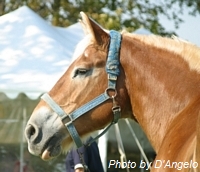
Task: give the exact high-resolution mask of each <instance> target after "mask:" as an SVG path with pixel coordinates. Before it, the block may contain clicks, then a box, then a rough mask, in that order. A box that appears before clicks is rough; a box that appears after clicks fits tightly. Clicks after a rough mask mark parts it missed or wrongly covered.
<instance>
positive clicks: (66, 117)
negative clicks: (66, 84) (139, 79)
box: [41, 30, 121, 148]
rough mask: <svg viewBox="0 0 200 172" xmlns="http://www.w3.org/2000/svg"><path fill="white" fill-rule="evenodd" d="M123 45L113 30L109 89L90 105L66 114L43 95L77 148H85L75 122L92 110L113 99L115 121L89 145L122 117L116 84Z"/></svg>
mask: <svg viewBox="0 0 200 172" xmlns="http://www.w3.org/2000/svg"><path fill="white" fill-rule="evenodd" d="M120 45H121V34H120V33H119V32H117V31H114V30H111V31H110V46H109V51H108V58H107V62H106V72H107V74H108V87H107V88H106V90H105V92H104V93H102V94H100V95H99V96H98V97H96V98H94V99H93V100H91V101H89V102H88V103H86V104H84V105H83V106H81V107H79V108H78V109H76V110H74V111H73V112H71V113H70V114H66V113H65V111H64V110H63V109H62V108H61V107H60V106H59V105H58V104H57V103H56V102H55V101H54V100H53V99H52V98H51V97H50V96H49V94H48V93H45V94H43V95H42V97H41V99H43V100H44V101H45V102H46V103H47V104H48V105H49V106H50V107H51V109H52V110H53V111H54V112H56V113H57V114H58V115H59V116H60V117H61V119H62V121H63V122H66V121H67V122H66V123H64V124H65V126H66V128H67V129H68V132H69V133H70V135H71V137H72V139H73V141H74V143H75V144H76V146H77V148H79V147H81V146H83V143H82V141H81V138H80V136H79V134H78V132H77V130H76V128H75V126H74V125H73V121H75V120H76V119H77V118H79V117H80V116H82V115H83V114H85V113H86V112H88V111H90V110H92V109H93V108H95V107H97V106H98V105H100V104H102V103H104V102H105V101H107V100H109V99H111V100H112V101H113V107H112V112H113V115H114V117H113V121H112V122H111V123H110V124H109V125H108V126H107V127H106V128H105V129H104V130H103V131H102V133H100V134H99V135H98V136H97V137H95V138H94V139H93V140H91V141H90V142H89V143H88V144H91V143H92V142H94V141H95V140H96V139H98V138H99V137H101V136H102V135H103V134H104V133H105V132H107V130H108V129H109V128H110V127H111V126H112V125H113V124H115V123H117V122H118V119H119V118H120V116H121V108H120V106H118V105H117V104H116V102H115V97H116V96H117V91H116V82H117V77H118V76H119V74H120V70H119V65H120V62H119V57H118V56H119V50H120ZM109 91H114V95H112V96H110V95H109V94H108V92H109Z"/></svg>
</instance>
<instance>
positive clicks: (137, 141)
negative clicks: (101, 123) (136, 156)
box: [125, 119, 151, 170]
mask: <svg viewBox="0 0 200 172" xmlns="http://www.w3.org/2000/svg"><path fill="white" fill-rule="evenodd" d="M125 121H126V124H127V126H128V128H129V130H130V131H131V134H132V136H133V138H134V139H135V142H136V144H137V146H138V148H139V150H140V152H141V154H142V156H143V158H144V160H145V161H146V163H147V165H148V166H149V160H148V158H147V156H146V154H145V153H144V150H143V148H142V146H141V144H140V142H139V140H138V138H137V136H136V134H135V132H134V130H133V129H132V127H131V124H130V122H129V120H128V119H125ZM150 170H151V167H150Z"/></svg>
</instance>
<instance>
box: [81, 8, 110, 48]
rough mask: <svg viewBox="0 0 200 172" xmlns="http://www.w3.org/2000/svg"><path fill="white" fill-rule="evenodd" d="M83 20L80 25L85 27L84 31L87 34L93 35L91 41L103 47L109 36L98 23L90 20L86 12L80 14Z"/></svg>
mask: <svg viewBox="0 0 200 172" xmlns="http://www.w3.org/2000/svg"><path fill="white" fill-rule="evenodd" d="M80 14H81V17H82V20H80V23H81V24H82V26H83V30H84V32H85V34H86V35H87V34H90V35H91V39H92V40H91V41H93V42H94V43H97V44H99V45H102V44H103V43H104V42H105V41H107V40H105V39H108V38H109V35H108V33H107V32H105V31H104V29H103V28H102V27H101V26H100V25H99V24H98V23H96V22H95V21H94V20H92V19H91V18H89V17H88V16H87V15H86V14H85V13H84V12H80Z"/></svg>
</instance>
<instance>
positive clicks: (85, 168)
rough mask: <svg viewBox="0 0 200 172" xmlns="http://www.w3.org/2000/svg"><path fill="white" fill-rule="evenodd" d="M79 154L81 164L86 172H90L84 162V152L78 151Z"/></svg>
mask: <svg viewBox="0 0 200 172" xmlns="http://www.w3.org/2000/svg"><path fill="white" fill-rule="evenodd" d="M77 153H78V155H79V159H80V161H81V164H82V165H83V168H84V172H90V170H89V168H88V166H87V165H86V164H85V161H84V153H83V152H79V150H78V149H77Z"/></svg>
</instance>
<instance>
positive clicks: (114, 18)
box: [0, 0, 200, 35]
mask: <svg viewBox="0 0 200 172" xmlns="http://www.w3.org/2000/svg"><path fill="white" fill-rule="evenodd" d="M22 5H27V6H29V7H30V8H31V9H33V10H34V11H35V12H36V13H38V14H39V15H40V16H41V17H43V18H44V19H46V20H48V21H49V22H51V23H52V24H53V25H55V26H61V27H66V26H69V25H71V24H74V23H76V22H77V19H78V18H79V12H80V11H84V12H86V13H87V14H88V15H89V16H90V17H92V18H93V19H94V20H96V21H97V22H98V23H100V24H101V25H102V26H103V27H104V28H106V29H115V30H122V29H126V30H128V31H134V30H136V29H138V28H140V27H144V28H147V29H149V30H150V31H151V32H153V33H155V34H160V35H168V34H172V32H171V33H170V32H169V31H167V30H166V29H165V28H164V27H163V26H162V24H161V23H160V21H159V16H161V15H163V16H165V17H167V18H168V19H169V20H172V21H173V22H174V25H175V26H176V28H178V26H179V24H180V23H181V22H182V21H183V20H182V19H181V14H182V13H183V11H184V8H185V7H187V8H189V9H190V14H191V15H196V14H198V13H200V1H199V0H168V1H164V0H163V1H155V0H117V1H116V0H96V1H94V0H1V1H0V15H3V14H5V13H8V12H10V11H13V10H14V9H17V8H18V7H20V6H22Z"/></svg>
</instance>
